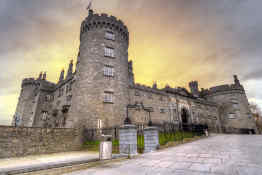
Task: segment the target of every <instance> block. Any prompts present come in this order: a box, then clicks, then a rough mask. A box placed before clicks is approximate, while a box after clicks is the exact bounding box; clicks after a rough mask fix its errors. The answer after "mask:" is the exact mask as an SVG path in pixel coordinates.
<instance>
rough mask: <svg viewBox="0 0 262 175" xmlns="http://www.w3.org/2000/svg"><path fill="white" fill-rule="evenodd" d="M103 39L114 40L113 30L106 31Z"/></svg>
mask: <svg viewBox="0 0 262 175" xmlns="http://www.w3.org/2000/svg"><path fill="white" fill-rule="evenodd" d="M105 39H108V40H113V41H114V40H115V34H114V33H113V32H110V31H107V32H106V33H105Z"/></svg>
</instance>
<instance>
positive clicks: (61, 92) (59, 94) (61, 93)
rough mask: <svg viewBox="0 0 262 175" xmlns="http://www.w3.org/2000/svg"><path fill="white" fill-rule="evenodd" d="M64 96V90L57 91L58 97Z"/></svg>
mask: <svg viewBox="0 0 262 175" xmlns="http://www.w3.org/2000/svg"><path fill="white" fill-rule="evenodd" d="M63 95H64V88H60V89H59V93H58V97H61V96H63Z"/></svg>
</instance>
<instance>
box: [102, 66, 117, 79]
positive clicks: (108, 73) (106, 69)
mask: <svg viewBox="0 0 262 175" xmlns="http://www.w3.org/2000/svg"><path fill="white" fill-rule="evenodd" d="M114 72H115V70H114V68H113V67H112V66H108V65H105V67H104V76H108V77H114Z"/></svg>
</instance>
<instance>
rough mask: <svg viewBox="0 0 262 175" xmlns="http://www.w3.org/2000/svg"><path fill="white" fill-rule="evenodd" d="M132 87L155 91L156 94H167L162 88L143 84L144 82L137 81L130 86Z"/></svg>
mask: <svg viewBox="0 0 262 175" xmlns="http://www.w3.org/2000/svg"><path fill="white" fill-rule="evenodd" d="M130 88H133V89H138V90H142V91H146V92H151V93H155V94H161V95H167V94H166V93H165V92H164V91H162V90H161V89H157V88H153V87H150V86H146V85H142V84H139V83H136V84H135V85H133V86H130Z"/></svg>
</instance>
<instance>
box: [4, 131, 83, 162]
mask: <svg viewBox="0 0 262 175" xmlns="http://www.w3.org/2000/svg"><path fill="white" fill-rule="evenodd" d="M81 146H82V143H81V133H80V131H79V130H76V129H61V128H32V127H31V128H29V127H9V126H0V158H7V157H19V156H25V155H31V154H46V153H55V152H64V151H75V150H79V149H80V148H81Z"/></svg>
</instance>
